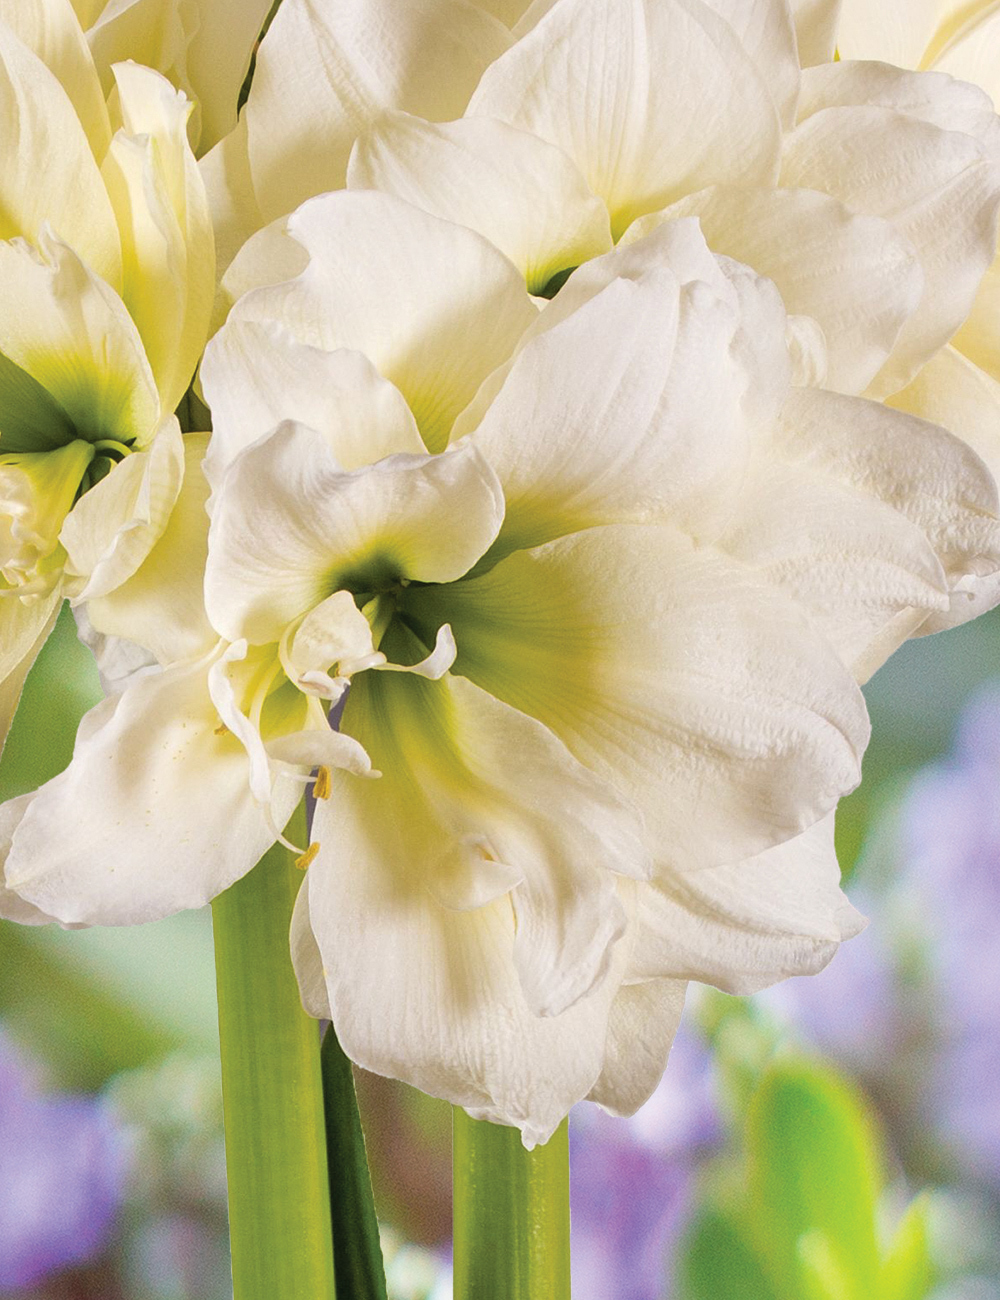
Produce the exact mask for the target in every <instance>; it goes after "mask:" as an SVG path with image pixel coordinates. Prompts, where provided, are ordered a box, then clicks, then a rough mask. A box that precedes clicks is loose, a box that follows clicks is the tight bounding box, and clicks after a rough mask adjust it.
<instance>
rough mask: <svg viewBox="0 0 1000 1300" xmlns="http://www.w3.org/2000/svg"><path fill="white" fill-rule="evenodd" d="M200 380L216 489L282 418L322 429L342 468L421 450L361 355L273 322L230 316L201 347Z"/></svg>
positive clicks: (411, 424) (388, 389)
mask: <svg viewBox="0 0 1000 1300" xmlns="http://www.w3.org/2000/svg"><path fill="white" fill-rule="evenodd" d="M201 383H202V389H203V391H204V394H205V399H206V401H207V402H208V404H209V406H210V407H211V409H212V427H213V433H212V442H211V444H210V446H209V449H208V455H207V456H206V459H205V473H206V476H207V477H208V479H209V482H210V483H211V484H212V486H213V487H214V488H218V487H219V485H220V484H221V482H222V478H223V475H224V474H225V471H226V469H227V468H228V467H229V465H230V464H231V463H232V461H233V460H234V459H235V458H236V456H238V455H239V453H240V452H241V451H243V450H244V449H245V448H247V447H249V446H250V444H251V443H253V442H256V441H257V439H258V438H260V437H262V436H263V435H264V434H265V433H269V432H270V431H271V430H272V429H273V428H274V427H275V426H276V425H278V424H280V423H281V422H282V420H294V421H295V422H297V423H299V424H305V425H308V426H309V428H311V429H315V430H316V431H317V432H318V433H321V434H323V436H324V437H325V438H326V440H327V442H328V444H329V446H330V450H331V451H332V452H333V456H334V459H335V460H336V461H337V464H338V465H339V466H340V467H341V468H342V469H360V468H361V466H362V465H371V464H373V463H374V462H375V461H377V460H381V459H382V458H383V457H384V456H391V455H393V454H394V453H396V452H408V453H410V454H411V455H419V454H420V453H421V452H422V451H423V450H424V444H423V442H422V440H421V437H420V433H419V431H418V429H417V425H416V422H415V420H414V419H413V415H412V413H411V411H410V408H409V407H408V406H407V404H406V399H405V398H404V397H403V395H402V393H400V391H399V389H398V388H396V387H395V385H394V384H391V383H390V382H389V381H388V380H387V379H383V378H382V376H381V375H380V374H379V373H378V371H377V370H376V369H375V367H374V366H373V365H372V363H371V362H370V361H369V360H368V358H367V357H366V356H364V354H363V353H361V352H352V351H350V350H348V349H346V348H340V349H338V350H337V351H336V352H326V351H324V350H323V349H321V348H314V347H311V346H310V345H309V344H308V343H300V342H298V340H297V339H295V338H294V337H293V336H292V335H291V334H289V333H288V331H287V330H286V329H285V328H284V327H283V326H282V325H280V324H279V323H278V322H277V321H259V322H258V321H241V320H231V321H229V322H228V324H226V325H225V326H224V327H223V329H222V330H220V332H219V333H218V334H217V335H216V336H215V338H214V339H213V340H212V341H211V343H210V344H209V345H208V348H207V349H206V351H205V359H204V360H203V362H202V365H201Z"/></svg>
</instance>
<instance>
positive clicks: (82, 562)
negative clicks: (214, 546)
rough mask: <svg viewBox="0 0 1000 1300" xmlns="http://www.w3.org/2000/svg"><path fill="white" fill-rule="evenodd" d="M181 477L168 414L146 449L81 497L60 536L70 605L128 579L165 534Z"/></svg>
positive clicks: (180, 454) (179, 442) (176, 435)
mask: <svg viewBox="0 0 1000 1300" xmlns="http://www.w3.org/2000/svg"><path fill="white" fill-rule="evenodd" d="M183 477H184V440H183V438H182V436H181V430H180V425H179V424H178V423H177V421H176V419H175V418H174V417H173V416H171V417H170V419H168V420H166V421H165V422H164V424H163V427H162V428H161V429H160V431H159V433H158V434H157V435H156V437H155V438H154V439H153V441H152V443H151V444H150V445H149V447H148V448H147V449H146V450H145V451H138V452H135V453H134V454H133V455H131V456H126V458H125V459H124V460H123V461H121V462H120V463H119V464H117V465H114V466H113V467H112V469H111V471H110V472H109V473H108V474H106V475H105V477H104V478H102V479H101V481H100V482H99V483H97V484H95V485H94V487H92V488H91V489H90V491H89V492H85V493H84V495H83V496H82V497H81V498H80V499H79V501H77V503H76V505H75V506H74V507H73V509H72V510H71V511H70V513H69V514H68V515H67V516H66V521H65V523H64V524H63V526H62V531H61V532H60V534H59V540H60V541H61V542H62V544H63V546H65V547H66V553H67V560H66V577H67V584H68V590H69V593H70V594H71V595H72V597H73V600H74V601H81V600H90V599H91V598H92V597H94V596H106V595H107V594H108V593H109V592H111V591H114V589H115V588H116V587H118V586H120V585H121V583H123V582H125V581H126V580H127V579H129V578H131V577H132V575H133V574H134V573H135V572H136V570H137V569H138V568H139V566H140V565H141V564H142V562H143V561H144V560H145V559H146V557H147V556H148V555H149V553H150V551H151V550H152V549H153V547H154V546H155V544H156V542H157V541H158V540H159V539H160V538H161V537H162V536H163V533H164V530H165V529H166V527H167V523H168V521H169V519H170V512H171V510H173V508H174V502H175V501H176V500H177V495H178V493H179V492H180V490H181V482H182V480H183ZM74 579H78V581H76V582H74Z"/></svg>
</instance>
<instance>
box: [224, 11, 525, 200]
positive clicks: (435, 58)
mask: <svg viewBox="0 0 1000 1300" xmlns="http://www.w3.org/2000/svg"><path fill="white" fill-rule="evenodd" d="M509 44H510V34H509V32H508V31H507V30H506V28H505V27H504V26H503V25H502V24H501V23H500V22H498V21H497V19H495V18H493V17H492V16H491V15H489V14H487V13H484V12H483V11H482V10H479V9H476V8H474V7H473V6H472V5H469V4H464V3H461V2H460V0H408V3H407V4H405V5H401V4H399V3H397V0H368V2H367V3H366V4H364V5H357V4H354V3H352V2H351V0H285V3H284V4H282V6H281V8H280V9H279V10H278V13H277V14H276V16H275V19H274V22H273V23H272V24H271V27H270V30H269V31H268V33H267V36H266V37H265V38H264V40H263V41H262V42H261V46H260V50H259V51H258V55H257V69H256V72H255V74H254V80H253V86H252V87H251V91H250V98H249V99H248V101H247V106H246V109H245V110H244V114H245V117H246V122H247V131H248V148H249V159H250V169H251V173H252V176H253V183H254V190H255V193H256V196H257V201H258V204H259V206H260V210H261V212H262V213H263V216H264V219H265V220H267V221H270V220H272V219H273V218H274V217H278V216H281V215H282V213H285V212H290V211H291V210H292V209H293V208H295V207H297V206H298V205H299V204H300V203H301V202H302V201H303V199H307V198H310V197H311V196H312V195H314V194H320V193H323V192H324V191H326V190H336V189H340V188H341V187H342V186H343V184H344V179H345V175H346V168H347V159H348V157H349V155H350V152H351V146H352V145H353V144H354V141H355V140H356V138H357V137H358V136H359V135H360V134H361V132H362V131H364V130H365V129H366V128H367V127H369V126H370V125H371V124H372V123H373V122H375V121H377V120H378V118H379V117H380V116H381V115H382V114H383V113H384V112H386V111H387V110H389V109H394V108H395V109H402V110H403V111H404V112H408V113H415V114H416V115H417V116H419V117H426V118H428V119H430V120H431V121H447V120H448V119H449V118H455V117H460V116H461V114H462V111H463V109H464V108H465V106H466V104H467V103H468V100H469V96H470V95H471V94H472V91H473V90H474V88H475V86H476V82H477V81H478V80H479V77H480V75H481V74H482V72H483V70H484V69H485V68H486V66H487V65H488V64H489V63H491V62H492V61H493V60H494V59H495V58H497V56H498V55H500V54H501V53H502V52H503V51H504V50H505V49H506V48H507V46H508V45H509Z"/></svg>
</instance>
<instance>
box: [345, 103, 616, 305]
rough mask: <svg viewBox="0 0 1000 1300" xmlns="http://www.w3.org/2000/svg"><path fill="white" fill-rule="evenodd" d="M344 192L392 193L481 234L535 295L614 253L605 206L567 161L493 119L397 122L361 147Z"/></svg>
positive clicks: (391, 120) (374, 131) (396, 118)
mask: <svg viewBox="0 0 1000 1300" xmlns="http://www.w3.org/2000/svg"><path fill="white" fill-rule="evenodd" d="M347 183H348V185H349V186H350V187H351V188H352V189H373V190H382V191H383V192H384V193H387V194H395V195H396V196H397V198H401V199H406V200H407V201H408V202H410V203H413V204H415V205H416V206H417V207H418V208H423V210H424V211H425V212H431V213H433V214H434V215H435V216H438V217H445V218H447V220H449V221H455V222H457V223H458V224H459V225H461V226H468V227H469V228H470V229H472V230H476V231H478V232H479V233H480V234H481V235H485V236H486V238H487V239H488V240H489V241H490V242H491V243H492V244H495V245H496V246H497V248H499V249H500V251H501V252H502V253H506V255H507V256H508V257H509V258H510V260H511V261H512V262H513V263H514V265H515V266H516V267H517V268H518V270H519V271H521V273H522V274H523V275H524V277H525V279H526V280H527V283H528V288H529V290H530V291H531V292H532V293H541V292H542V290H543V289H544V288H545V286H546V285H547V284H548V282H549V281H550V280H551V279H552V277H553V276H555V275H556V274H557V273H558V272H560V271H565V270H567V269H568V268H570V267H575V266H579V265H580V263H581V262H585V261H587V260H588V259H589V258H591V257H596V256H598V255H599V254H601V253H606V252H607V251H608V250H609V249H610V248H611V225H610V221H609V218H608V210H607V207H606V206H605V204H604V203H603V202H602V201H601V200H600V199H599V198H597V197H596V196H595V195H594V194H592V193H591V192H590V190H589V188H588V186H587V182H586V181H585V180H584V179H583V176H582V175H581V174H580V172H579V169H578V168H577V167H576V165H575V164H574V163H573V162H572V161H571V159H570V158H568V157H567V156H566V154H564V153H563V152H562V150H561V149H557V148H555V146H554V145H550V144H547V143H546V142H545V141H544V140H540V139H539V138H538V137H537V136H534V135H529V134H528V133H527V132H526V131H517V130H515V129H514V128H513V127H510V126H507V125H506V124H505V123H503V122H494V121H491V120H490V119H488V118H478V117H472V118H464V119H462V120H461V121H458V122H448V123H446V124H445V125H443V126H438V125H434V124H432V123H430V122H422V121H420V119H418V118H415V117H410V116H408V115H406V114H404V113H396V114H393V115H392V116H390V117H387V118H386V119H384V120H383V121H381V122H380V123H379V124H378V126H376V127H373V128H371V129H370V130H369V131H368V132H366V134H365V135H363V136H362V137H361V138H360V139H359V140H358V142H357V144H356V145H355V146H354V152H353V153H352V154H351V162H350V166H349V167H348V173H347Z"/></svg>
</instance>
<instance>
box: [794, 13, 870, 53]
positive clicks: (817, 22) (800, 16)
mask: <svg viewBox="0 0 1000 1300" xmlns="http://www.w3.org/2000/svg"><path fill="white" fill-rule="evenodd" d="M861 2H862V3H865V0H861ZM841 3H842V0H791V5H790V8H791V11H792V18H793V19H794V21H795V35H796V38H797V44H798V50H799V62H800V63H801V64H802V66H803V68H811V67H812V66H813V65H814V64H816V63H829V62H830V61H831V60H832V59H833V53H834V47H835V46H836V43H837V42H836V32H837V22H838V19H839V18H840V6H841ZM865 57H867V58H873V57H874V55H871V54H869V55H866V56H865Z"/></svg>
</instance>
